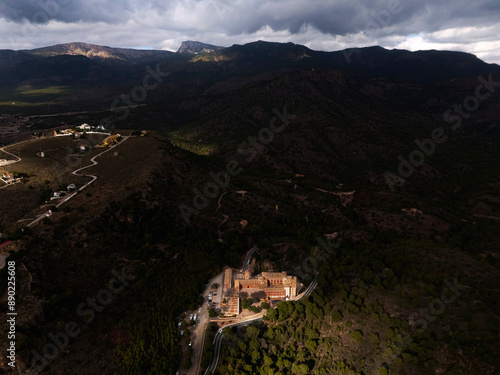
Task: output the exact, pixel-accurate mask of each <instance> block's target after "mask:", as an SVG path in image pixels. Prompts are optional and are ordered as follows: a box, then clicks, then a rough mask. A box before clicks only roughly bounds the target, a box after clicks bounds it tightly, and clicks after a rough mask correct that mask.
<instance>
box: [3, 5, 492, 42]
mask: <svg viewBox="0 0 500 375" xmlns="http://www.w3.org/2000/svg"><path fill="white" fill-rule="evenodd" d="M176 7H182V8H183V9H185V10H186V11H187V12H193V16H194V17H193V19H197V16H206V17H210V16H211V15H210V13H209V11H210V8H214V9H216V8H218V9H219V10H220V9H222V10H227V12H226V13H225V14H226V15H232V16H233V17H232V18H229V17H227V18H226V19H217V23H216V25H215V24H214V26H215V27H217V29H219V30H220V31H223V32H224V31H225V32H227V33H228V34H233V35H234V34H239V33H252V32H255V31H257V30H259V29H261V28H262V27H265V26H269V27H271V28H272V29H273V30H286V31H289V32H291V33H292V34H297V33H300V32H301V30H302V29H303V27H306V26H309V27H313V28H315V29H317V30H319V31H320V32H322V33H325V34H329V35H346V34H350V33H351V34H355V33H358V32H361V31H370V30H375V28H374V27H373V22H378V23H379V24H380V26H381V27H379V29H378V30H377V31H378V32H381V33H384V30H387V32H391V33H396V34H399V35H402V34H411V33H418V32H432V31H436V30H439V29H442V28H443V27H456V26H464V25H465V26H467V25H476V24H480V23H487V22H494V21H495V20H497V19H498V14H499V13H500V1H491V0H474V1H463V0H462V1H435V0H433V1H417V0H413V1H412V0H372V1H368V0H358V1H353V0H321V1H317V0H309V1H303V0H246V1H231V0H172V1H161V0H145V1H142V2H141V1H140V0H21V1H20V0H6V1H3V2H2V3H0V15H1V16H2V17H4V18H6V19H9V20H12V21H15V22H21V21H23V20H28V21H29V22H32V23H43V22H46V21H47V19H45V20H44V18H43V17H41V16H40V12H45V13H47V14H48V15H49V16H50V17H49V19H55V20H58V21H63V22H67V23H71V22H76V21H83V22H89V23H93V22H107V23H113V24H114V23H120V22H123V23H125V22H126V21H127V20H129V19H133V18H134V17H135V15H136V14H140V13H141V11H143V10H144V9H150V10H153V11H155V12H156V13H159V14H164V15H165V17H166V19H168V18H169V12H170V11H171V10H172V9H175V8H176ZM47 9H49V10H47ZM394 9H397V10H398V12H394ZM196 12H198V13H200V14H198V15H197V14H195V13H196ZM52 13H53V14H52ZM37 14H38V15H39V16H38V17H37V16H36V15H37ZM388 14H389V16H390V19H389V21H388V22H386V23H387V24H385V21H384V20H386V19H387V15H388ZM170 16H171V15H170ZM219 18H220V17H219ZM223 18H224V17H223ZM235 18H236V19H237V22H234V21H235ZM207 23H210V20H207ZM191 26H193V27H196V25H191Z"/></svg>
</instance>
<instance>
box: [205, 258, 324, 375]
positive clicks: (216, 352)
mask: <svg viewBox="0 0 500 375" xmlns="http://www.w3.org/2000/svg"><path fill="white" fill-rule="evenodd" d="M245 259H246V258H245ZM317 285H318V280H317V279H316V277H314V279H313V281H312V282H311V284H310V285H309V287H308V288H307V289H306V291H305V292H304V293H302V294H300V295H298V296H297V297H295V298H294V299H293V300H294V301H300V300H301V299H302V298H304V297H308V296H309V295H311V293H312V292H313V290H314V288H316V286H317ZM264 315H265V311H262V312H260V313H259V314H256V315H252V316H250V317H248V318H247V320H243V321H240V322H238V323H232V324H228V325H227V326H225V327H224V328H221V329H219V330H218V331H217V333H216V334H215V339H214V347H215V350H214V357H213V359H212V362H211V363H210V365H209V366H208V367H207V370H206V371H205V375H207V374H208V373H209V372H214V371H215V369H216V368H217V363H218V362H219V357H220V347H221V344H222V337H223V331H224V329H226V328H229V327H238V326H244V325H248V324H250V323H251V322H254V321H257V320H261V319H262V317H263V316H264Z"/></svg>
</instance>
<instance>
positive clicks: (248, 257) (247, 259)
mask: <svg viewBox="0 0 500 375" xmlns="http://www.w3.org/2000/svg"><path fill="white" fill-rule="evenodd" d="M255 250H258V248H257V246H255V245H254V247H252V248H251V249H250V250H248V252H247V255H245V259H244V260H243V266H242V267H241V271H242V272H245V271H246V270H247V269H248V265H249V264H250V260H251V259H252V255H253V253H254V252H255Z"/></svg>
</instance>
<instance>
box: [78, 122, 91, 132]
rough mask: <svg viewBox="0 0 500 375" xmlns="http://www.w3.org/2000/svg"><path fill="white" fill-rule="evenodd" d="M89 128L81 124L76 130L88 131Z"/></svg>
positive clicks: (87, 125)
mask: <svg viewBox="0 0 500 375" xmlns="http://www.w3.org/2000/svg"><path fill="white" fill-rule="evenodd" d="M90 128H91V126H90V125H89V124H86V123H85V124H81V125H80V126H78V129H82V130H90Z"/></svg>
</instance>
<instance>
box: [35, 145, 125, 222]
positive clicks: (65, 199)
mask: <svg viewBox="0 0 500 375" xmlns="http://www.w3.org/2000/svg"><path fill="white" fill-rule="evenodd" d="M128 138H130V136H123V137H122V140H121V141H120V142H118V143H117V144H115V145H113V146H111V147H109V148H107V149H106V150H105V151H103V152H101V153H99V154H97V155H96V156H94V157H93V158H92V159H90V162H91V163H92V164H90V165H87V166H85V167H82V168H79V169H75V170H74V171H73V172H71V174H72V175H74V176H83V177H91V178H92V179H91V180H90V181H89V182H87V183H86V184H85V185H83V186H80V187H79V188H78V189H77V190H76V191H74V192H73V193H71V194H70V195H68V196H67V197H66V198H64V199H63V200H62V201H61V202H59V203H58V204H57V205H56V208H59V207H60V206H61V205H63V204H64V203H66V202H67V201H69V200H70V199H71V198H73V197H74V196H75V195H76V194H77V193H78V192H79V191H82V190H83V189H85V188H86V187H88V186H89V185H90V184H91V183H93V182H94V181H95V180H97V176H95V175H92V174H80V173H78V172H80V171H83V170H84V169H87V168H90V167H93V166H95V165H97V164H99V163H98V162H97V161H96V160H95V159H96V158H98V157H99V156H101V155H102V154H105V153H106V152H108V151H111V150H112V149H114V148H115V147H116V146H119V145H121V144H122V143H123V142H125V141H126V140H127V139H128ZM45 217H46V213H43V214H41V215H39V216H38V217H37V218H36V219H35V220H33V221H32V222H30V223H29V224H28V225H27V227H32V226H34V225H36V224H38V223H39V222H40V221H41V220H43V218H45Z"/></svg>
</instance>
